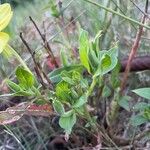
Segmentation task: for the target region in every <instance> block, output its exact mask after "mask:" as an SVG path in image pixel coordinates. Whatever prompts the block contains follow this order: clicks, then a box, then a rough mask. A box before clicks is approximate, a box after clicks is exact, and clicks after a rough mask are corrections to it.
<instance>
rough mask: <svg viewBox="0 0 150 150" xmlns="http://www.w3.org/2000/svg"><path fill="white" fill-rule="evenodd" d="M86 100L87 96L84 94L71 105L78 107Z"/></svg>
mask: <svg viewBox="0 0 150 150" xmlns="http://www.w3.org/2000/svg"><path fill="white" fill-rule="evenodd" d="M86 102H87V96H86V95H82V96H81V97H80V98H79V99H78V100H77V101H76V102H75V104H74V105H73V108H78V107H81V106H82V105H83V104H85V103H86Z"/></svg>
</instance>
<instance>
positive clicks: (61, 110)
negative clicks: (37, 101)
mask: <svg viewBox="0 0 150 150" xmlns="http://www.w3.org/2000/svg"><path fill="white" fill-rule="evenodd" d="M53 107H54V109H55V111H56V112H57V113H58V114H59V115H62V114H64V113H65V109H64V107H63V105H62V103H61V102H60V101H58V100H54V101H53Z"/></svg>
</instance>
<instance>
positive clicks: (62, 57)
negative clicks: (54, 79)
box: [60, 50, 69, 67]
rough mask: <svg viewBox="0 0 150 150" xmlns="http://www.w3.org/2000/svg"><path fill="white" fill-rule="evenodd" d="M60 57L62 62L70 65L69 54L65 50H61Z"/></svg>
mask: <svg viewBox="0 0 150 150" xmlns="http://www.w3.org/2000/svg"><path fill="white" fill-rule="evenodd" d="M60 58H61V62H62V64H63V66H64V67H65V66H68V64H69V63H68V59H67V55H66V54H65V52H64V51H63V50H61V52H60Z"/></svg>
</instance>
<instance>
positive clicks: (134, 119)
mask: <svg viewBox="0 0 150 150" xmlns="http://www.w3.org/2000/svg"><path fill="white" fill-rule="evenodd" d="M147 121H148V120H147V119H146V118H145V117H143V116H142V115H140V114H139V115H136V116H134V117H132V118H131V124H132V125H133V126H139V125H141V124H143V123H146V122H147Z"/></svg>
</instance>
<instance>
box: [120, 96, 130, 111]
mask: <svg viewBox="0 0 150 150" xmlns="http://www.w3.org/2000/svg"><path fill="white" fill-rule="evenodd" d="M130 100H131V97H130V96H123V97H121V99H120V100H119V102H118V103H119V105H120V106H121V107H122V108H124V109H125V110H127V111H130V106H129V101H130Z"/></svg>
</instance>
